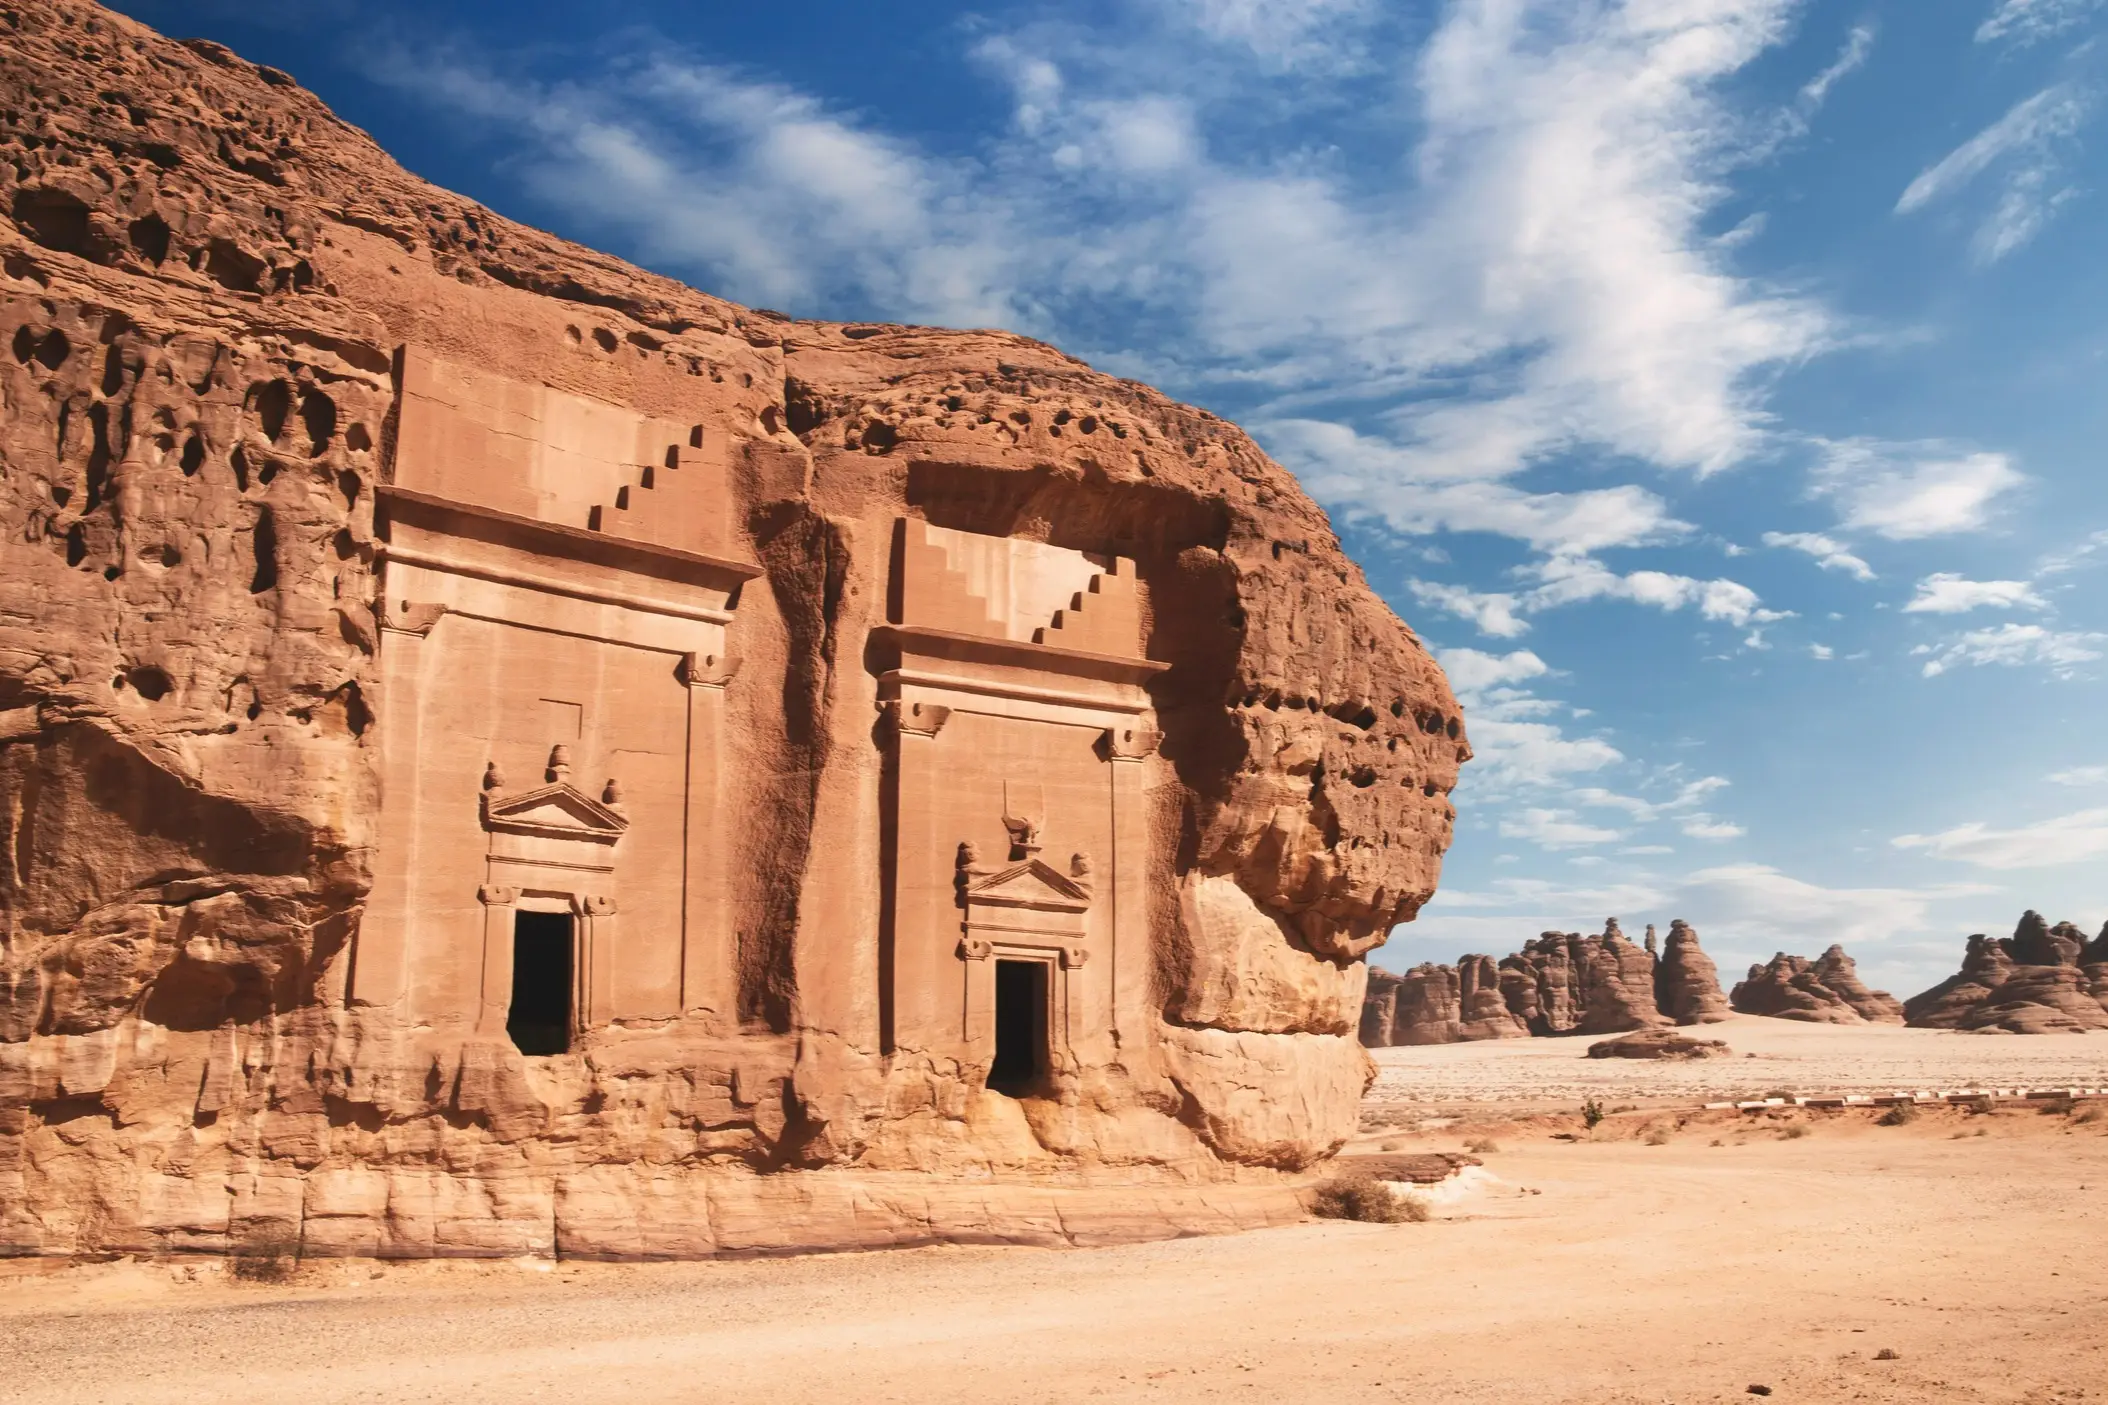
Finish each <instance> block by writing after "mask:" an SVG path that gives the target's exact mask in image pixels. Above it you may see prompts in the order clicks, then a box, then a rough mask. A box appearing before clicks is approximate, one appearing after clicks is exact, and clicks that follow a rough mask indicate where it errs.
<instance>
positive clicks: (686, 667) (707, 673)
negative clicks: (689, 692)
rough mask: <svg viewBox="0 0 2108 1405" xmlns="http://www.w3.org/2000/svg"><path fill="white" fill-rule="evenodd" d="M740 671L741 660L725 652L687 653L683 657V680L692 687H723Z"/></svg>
mask: <svg viewBox="0 0 2108 1405" xmlns="http://www.w3.org/2000/svg"><path fill="white" fill-rule="evenodd" d="M738 672H739V660H738V659H735V658H732V657H730V656H729V655H725V654H687V655H684V656H683V657H682V659H681V681H682V682H683V683H686V684H687V685H688V686H689V687H691V688H722V687H724V686H725V685H726V684H728V683H730V682H731V681H732V677H733V675H734V674H736V673H738Z"/></svg>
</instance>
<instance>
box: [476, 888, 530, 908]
mask: <svg viewBox="0 0 2108 1405" xmlns="http://www.w3.org/2000/svg"><path fill="white" fill-rule="evenodd" d="M476 898H477V900H478V901H479V902H481V903H482V904H483V905H484V906H486V907H511V906H513V905H514V904H516V903H517V902H519V900H520V890H519V889H518V888H507V887H505V886H504V885H503V884H499V883H485V884H484V885H483V886H482V887H480V888H478V889H476Z"/></svg>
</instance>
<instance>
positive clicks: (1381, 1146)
mask: <svg viewBox="0 0 2108 1405" xmlns="http://www.w3.org/2000/svg"><path fill="white" fill-rule="evenodd" d="M1376 1149H1377V1150H1378V1151H1402V1150H1404V1149H1405V1143H1404V1142H1378V1143H1377V1144H1376Z"/></svg>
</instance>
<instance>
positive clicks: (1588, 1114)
mask: <svg viewBox="0 0 2108 1405" xmlns="http://www.w3.org/2000/svg"><path fill="white" fill-rule="evenodd" d="M1603 1116H1604V1114H1603V1104H1602V1103H1600V1102H1598V1101H1597V1100H1596V1099H1594V1098H1590V1099H1588V1100H1587V1101H1586V1102H1584V1103H1582V1104H1581V1121H1582V1124H1583V1125H1584V1126H1586V1127H1587V1128H1588V1130H1589V1131H1591V1132H1593V1131H1595V1130H1596V1124H1597V1123H1599V1122H1601V1121H1602V1120H1603Z"/></svg>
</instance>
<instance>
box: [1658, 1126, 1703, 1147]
mask: <svg viewBox="0 0 2108 1405" xmlns="http://www.w3.org/2000/svg"><path fill="white" fill-rule="evenodd" d="M1640 1140H1641V1141H1643V1142H1645V1143H1646V1144H1647V1145H1648V1146H1667V1145H1668V1144H1669V1129H1668V1128H1667V1127H1649V1128H1648V1129H1647V1135H1646V1136H1644V1137H1641V1138H1640ZM1713 1145H1715V1146H1718V1145H1720V1143H1718V1142H1715V1143H1713Z"/></svg>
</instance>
